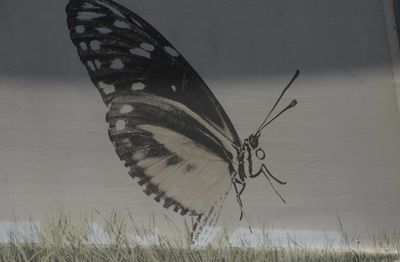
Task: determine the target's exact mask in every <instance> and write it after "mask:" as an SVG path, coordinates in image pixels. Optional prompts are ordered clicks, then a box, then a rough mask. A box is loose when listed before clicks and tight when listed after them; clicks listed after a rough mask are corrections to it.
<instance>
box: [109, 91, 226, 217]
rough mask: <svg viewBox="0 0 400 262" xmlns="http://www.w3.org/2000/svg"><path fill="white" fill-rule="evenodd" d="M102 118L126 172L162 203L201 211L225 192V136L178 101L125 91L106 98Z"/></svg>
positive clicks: (177, 208)
mask: <svg viewBox="0 0 400 262" xmlns="http://www.w3.org/2000/svg"><path fill="white" fill-rule="evenodd" d="M107 122H108V123H109V135H110V138H111V141H112V142H113V143H114V146H115V148H116V151H117V154H118V155H119V157H120V159H121V160H123V161H124V162H125V165H126V166H127V167H129V168H130V172H129V173H130V175H131V176H132V177H133V178H138V183H139V184H140V185H143V186H145V190H144V192H145V193H146V194H148V195H150V196H154V199H155V200H156V201H158V202H160V201H161V200H163V202H164V203H163V206H164V207H165V208H169V207H171V206H173V207H174V209H173V210H174V211H176V212H180V213H181V214H182V215H185V214H187V213H188V212H189V213H190V214H192V215H201V214H204V213H206V211H207V210H208V209H209V208H210V207H212V206H213V205H214V204H215V203H216V202H217V201H218V199H219V198H220V197H221V194H224V193H226V192H228V191H229V189H230V187H231V178H230V176H229V169H230V165H229V161H227V158H228V157H229V156H228V155H227V153H226V151H225V149H224V148H225V147H229V140H226V138H225V137H224V136H222V135H217V136H216V135H215V134H214V133H217V130H216V129H213V127H212V126H211V125H209V124H208V123H207V122H205V121H204V120H202V119H201V118H200V117H199V115H197V114H195V113H194V112H193V111H191V110H190V109H188V108H187V107H185V106H184V105H182V104H180V103H177V102H175V101H172V100H169V99H166V98H162V97H157V96H154V95H147V94H137V95H133V96H125V97H121V98H116V99H114V100H112V102H111V108H110V111H109V112H108V114H107ZM196 141H197V142H196ZM200 141H201V142H200ZM224 143H225V146H224Z"/></svg>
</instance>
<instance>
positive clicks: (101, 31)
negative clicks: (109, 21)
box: [96, 27, 112, 34]
mask: <svg viewBox="0 0 400 262" xmlns="http://www.w3.org/2000/svg"><path fill="white" fill-rule="evenodd" d="M96 30H97V31H99V32H100V33H102V34H108V33H111V32H112V30H111V29H110V28H107V27H99V28H96Z"/></svg>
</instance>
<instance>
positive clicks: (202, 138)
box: [66, 0, 299, 238]
mask: <svg viewBox="0 0 400 262" xmlns="http://www.w3.org/2000/svg"><path fill="white" fill-rule="evenodd" d="M66 12H67V23H68V28H69V32H70V37H71V39H72V42H73V43H74V44H75V46H76V48H77V50H78V54H79V57H80V60H81V61H82V63H83V64H84V66H85V67H86V69H87V71H88V74H89V76H90V79H91V80H92V82H93V84H94V85H95V86H96V88H97V89H98V90H99V92H100V94H101V97H102V99H103V101H104V103H105V104H106V105H107V107H108V113H107V115H106V121H107V122H108V125H109V127H108V133H109V137H110V140H111V142H112V143H113V145H114V147H115V150H116V153H117V154H118V156H119V158H120V159H121V160H122V161H123V162H124V164H125V166H126V167H127V168H129V175H130V176H131V177H132V178H134V179H136V180H137V182H138V183H139V185H141V186H143V187H144V192H145V193H146V194H147V195H149V196H151V197H153V198H154V199H155V200H156V201H157V202H160V203H161V204H162V205H163V207H165V208H172V209H173V211H175V212H178V213H180V214H181V215H192V216H197V220H196V222H195V224H194V227H193V238H196V237H198V236H199V234H200V232H201V230H202V228H203V227H204V225H215V223H216V221H217V219H218V216H219V212H220V210H221V207H222V204H223V201H224V199H225V197H226V195H227V194H228V192H229V191H230V189H231V188H234V191H235V195H236V199H237V202H238V204H239V206H240V210H241V213H240V219H242V217H243V208H242V207H243V205H242V201H241V195H242V193H243V191H244V189H245V187H246V180H247V179H248V178H254V177H257V176H259V175H260V174H263V175H264V176H265V177H266V178H267V179H268V181H269V183H270V184H271V185H272V187H273V189H274V190H275V192H276V193H277V194H278V195H279V193H278V191H277V190H276V189H275V187H274V185H273V184H272V181H271V179H272V180H274V181H276V182H278V183H279V184H285V182H283V181H281V180H279V179H278V178H276V177H275V176H273V175H272V174H271V172H270V171H269V170H268V169H267V167H266V165H265V164H262V165H261V168H260V170H258V171H256V172H253V166H252V163H253V158H254V157H256V158H257V159H259V160H263V159H264V158H265V152H264V151H263V149H261V148H260V147H259V137H260V134H261V130H262V129H263V128H265V127H266V126H267V125H268V124H269V123H270V122H271V121H273V120H274V119H275V118H276V117H278V116H279V115H280V114H282V113H283V112H284V111H286V110H287V109H289V108H292V107H294V106H295V105H296V103H297V102H296V100H293V101H292V102H291V103H290V104H289V105H288V106H287V107H286V108H285V109H283V110H282V111H281V112H280V113H279V114H277V115H276V116H275V117H273V118H272V119H270V120H269V117H270V115H271V113H272V112H273V110H274V109H275V107H276V106H277V104H278V102H279V101H280V99H281V98H282V96H283V95H284V93H285V92H286V90H287V89H288V88H289V87H290V85H291V84H292V83H293V81H294V80H295V78H297V76H298V75H299V71H296V73H295V75H294V77H293V78H292V80H291V81H290V82H289V84H288V85H287V86H286V88H285V89H284V90H283V92H282V93H281V95H280V97H279V99H278V100H277V101H276V103H275V105H274V106H273V108H272V110H271V111H270V112H269V114H268V115H267V117H266V118H265V120H264V121H263V122H262V124H261V125H260V126H259V128H258V129H257V131H256V132H255V133H254V134H251V135H250V136H249V137H248V138H246V139H245V140H244V141H243V143H242V142H241V140H240V138H239V136H238V134H237V132H236V130H235V128H234V126H233V124H232V122H231V120H230V119H229V117H228V115H227V114H226V112H225V111H224V109H223V108H222V106H221V104H220V103H219V102H218V101H217V99H216V98H215V96H214V95H213V93H212V92H211V91H210V89H209V88H208V87H207V85H206V84H205V82H204V81H203V80H202V79H201V77H200V76H199V75H198V74H197V73H196V71H195V70H194V69H193V68H192V67H191V65H190V64H189V63H188V62H187V61H186V60H185V58H184V57H183V56H182V55H181V54H180V53H179V52H178V50H176V49H175V48H174V47H173V45H172V44H171V43H170V42H168V41H167V40H166V39H165V38H164V37H163V36H162V35H161V34H160V33H159V32H158V31H157V30H156V29H154V28H153V27H152V26H151V25H150V24H149V23H147V22H146V21H145V20H144V19H142V18H141V17H139V16H138V15H137V14H135V13H134V12H132V11H130V10H128V9H127V8H125V7H124V6H122V5H120V4H118V3H116V2H114V1H112V0H70V1H69V3H68V5H67V7H66ZM279 196H280V195H279ZM280 197H281V196H280ZM281 198H282V197H281ZM282 200H283V198H282Z"/></svg>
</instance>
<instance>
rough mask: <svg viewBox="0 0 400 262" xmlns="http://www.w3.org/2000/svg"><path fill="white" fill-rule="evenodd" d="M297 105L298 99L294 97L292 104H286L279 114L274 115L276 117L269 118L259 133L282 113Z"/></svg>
mask: <svg viewBox="0 0 400 262" xmlns="http://www.w3.org/2000/svg"><path fill="white" fill-rule="evenodd" d="M296 105H297V100H296V99H293V100H292V102H290V104H289V105H288V106H286V107H285V108H284V109H283V110H282V111H281V112H279V114H277V115H276V116H274V118H272V119H271V120H269V121H268V122H267V123H266V124H265V125H264V126H262V127H261V128H260V129H258V131H257V134H259V133H260V132H261V130H263V129H264V128H265V127H266V126H268V125H269V124H270V123H271V122H272V121H274V120H275V119H277V118H278V117H279V116H280V115H282V114H283V113H284V112H285V111H286V110H288V109H290V108H292V107H294V106H296Z"/></svg>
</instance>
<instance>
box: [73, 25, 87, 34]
mask: <svg viewBox="0 0 400 262" xmlns="http://www.w3.org/2000/svg"><path fill="white" fill-rule="evenodd" d="M75 32H76V33H78V34H82V33H83V32H85V27H84V26H83V25H78V26H77V27H75Z"/></svg>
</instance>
